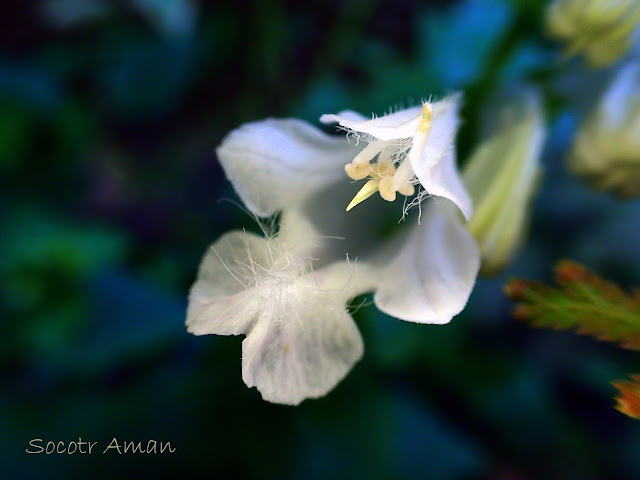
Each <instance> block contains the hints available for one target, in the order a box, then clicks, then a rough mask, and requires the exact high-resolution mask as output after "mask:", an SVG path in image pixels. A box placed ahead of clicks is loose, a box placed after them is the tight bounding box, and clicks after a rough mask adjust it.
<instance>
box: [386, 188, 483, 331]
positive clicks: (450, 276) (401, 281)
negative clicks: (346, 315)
mask: <svg viewBox="0 0 640 480" xmlns="http://www.w3.org/2000/svg"><path fill="white" fill-rule="evenodd" d="M479 268H480V255H479V251H478V247H477V246H476V244H475V242H474V240H473V238H472V237H471V235H470V234H469V232H468V231H467V230H466V228H465V227H464V225H463V224H462V222H461V221H460V218H459V217H458V214H457V212H456V211H455V209H454V208H453V207H452V205H451V204H450V203H448V202H447V201H439V202H436V201H430V202H429V203H428V204H427V205H426V207H425V209H424V211H423V213H422V220H421V222H420V225H416V226H415V228H414V229H413V230H412V231H411V232H410V234H409V237H408V238H407V241H406V242H405V243H404V244H403V246H402V248H401V250H400V251H399V252H398V253H397V255H396V256H395V258H394V259H393V260H392V261H391V262H390V264H389V265H388V266H387V267H386V268H385V269H384V271H383V272H382V274H381V275H380V283H379V284H378V289H377V291H376V293H375V296H374V301H375V304H376V306H377V307H378V308H379V309H380V310H382V311H383V312H385V313H387V314H389V315H391V316H394V317H397V318H400V319H402V320H408V321H412V322H419V323H440V324H442V323H447V322H449V321H450V320H451V319H452V318H453V317H454V316H455V315H457V314H458V313H460V311H462V309H463V308H464V306H465V305H466V303H467V300H468V298H469V295H470V294H471V290H472V289H473V285H474V284H475V280H476V276H477V274H478V269H479Z"/></svg>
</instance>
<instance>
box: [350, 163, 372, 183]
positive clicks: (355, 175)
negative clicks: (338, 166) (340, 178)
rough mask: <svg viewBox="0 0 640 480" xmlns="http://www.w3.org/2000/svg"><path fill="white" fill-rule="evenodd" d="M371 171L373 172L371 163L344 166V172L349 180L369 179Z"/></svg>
mask: <svg viewBox="0 0 640 480" xmlns="http://www.w3.org/2000/svg"><path fill="white" fill-rule="evenodd" d="M369 170H371V166H370V165H369V162H367V163H358V164H353V163H347V164H346V165H345V166H344V171H345V172H347V175H349V178H351V179H353V180H362V179H364V178H367V177H368V176H369Z"/></svg>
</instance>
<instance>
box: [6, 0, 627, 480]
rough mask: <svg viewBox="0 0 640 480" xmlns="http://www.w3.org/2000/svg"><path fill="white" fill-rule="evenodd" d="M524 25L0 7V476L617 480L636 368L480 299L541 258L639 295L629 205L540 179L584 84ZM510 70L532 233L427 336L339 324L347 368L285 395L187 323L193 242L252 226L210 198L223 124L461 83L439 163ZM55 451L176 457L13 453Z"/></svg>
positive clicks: (376, 320)
mask: <svg viewBox="0 0 640 480" xmlns="http://www.w3.org/2000/svg"><path fill="white" fill-rule="evenodd" d="M544 13H545V2H540V1H538V0H520V1H515V0H514V1H500V0H460V1H432V2H412V1H409V0H395V1H375V0H369V1H367V0H344V1H339V0H309V1H307V2H295V1H292V0H288V1H287V0H237V1H233V2H204V1H203V2H197V1H195V0H193V1H190V0H155V1H154V0H120V1H106V0H48V1H32V2H2V3H1V4H0V22H1V23H2V26H1V28H0V175H1V178H2V188H1V189H0V199H1V203H0V253H1V255H0V316H1V321H0V378H1V382H2V383H1V390H0V412H1V414H0V471H3V472H4V473H2V477H3V478H12V479H13V478H18V479H19V478H113V477H114V476H116V475H118V476H120V477H123V476H124V477H133V476H134V475H136V476H138V475H142V474H144V475H148V476H152V477H155V478H177V477H179V478H189V477H195V476H199V477H202V476H213V477H220V478H231V476H233V478H249V479H258V478H273V479H276V478H277V479H303V478H305V479H306V478H309V479H316V478H317V479H325V478H367V479H378V478H379V479H384V478H425V479H431V480H438V479H495V480H520V479H522V480H525V479H569V478H571V479H624V478H629V479H633V478H640V455H638V446H640V422H638V421H634V420H631V419H629V418H627V417H625V416H624V415H622V414H620V413H618V412H617V411H615V410H614V409H613V408H612V405H613V401H612V399H611V397H612V396H613V394H614V393H615V389H614V388H613V387H612V386H611V385H610V381H612V380H614V379H617V378H622V377H623V376H624V375H625V373H626V372H629V371H631V372H633V371H638V370H639V369H640V367H639V363H640V358H638V356H637V355H636V356H634V355H633V353H631V352H625V351H621V350H619V349H617V348H615V347H612V346H609V345H606V344H604V343H600V342H597V341H595V340H592V339H589V338H584V337H579V336H576V335H573V334H571V333H559V332H553V331H546V330H534V329H530V328H528V327H526V326H524V325H521V324H519V323H517V322H516V321H515V320H513V319H512V318H511V317H510V315H509V312H510V310H511V308H512V305H511V304H510V302H509V301H508V300H507V299H506V298H505V297H504V295H503V294H502V290H501V289H502V285H503V283H504V282H505V280H506V279H507V278H508V277H510V276H512V275H518V276H523V277H526V278H532V279H539V280H548V279H549V277H550V271H551V267H552V265H553V263H555V261H556V260H558V259H560V258H563V257H570V258H572V259H575V260H578V261H581V262H584V263H585V264H586V265H587V266H589V267H590V268H593V269H595V270H597V271H598V272H599V273H602V274H603V275H605V276H607V277H609V278H611V279H612V280H615V281H617V282H620V283H621V284H622V285H626V286H629V285H640V250H639V249H638V247H637V246H638V245H639V244H640V222H638V218H639V217H638V215H639V214H640V202H638V201H626V202H621V201H616V200H614V199H613V198H611V197H610V196H609V195H606V194H602V193H594V192H592V191H590V190H589V189H588V188H587V187H586V186H584V185H583V184H582V183H581V181H579V180H578V179H575V178H573V177H572V176H570V175H569V174H568V173H567V171H566V169H565V167H564V164H563V162H564V156H565V154H566V152H567V149H568V148H569V147H570V145H571V139H572V136H573V134H574V132H575V130H576V126H577V125H578V123H579V121H580V119H581V116H582V115H583V114H584V111H585V109H586V108H587V107H588V105H589V104H590V103H592V102H593V99H594V98H596V95H597V92H598V91H599V90H601V86H602V79H603V78H606V76H607V75H608V74H609V72H607V71H606V70H603V71H598V72H596V73H590V72H589V71H586V70H585V67H584V66H583V64H582V62H581V61H580V60H579V59H578V60H576V61H573V62H569V63H568V64H564V66H562V67H558V64H559V62H560V59H559V54H558V46H557V45H555V44H554V43H552V42H550V41H548V40H547V39H545V37H544V35H543V33H542V32H543V28H542V26H543V21H544ZM558 72H560V73H558ZM524 80H527V81H529V82H532V83H533V84H535V85H537V86H539V87H540V88H541V89H542V91H543V93H544V98H545V103H546V110H547V119H548V125H549V129H550V130H549V139H548V141H547V145H546V147H545V154H544V163H545V177H544V180H543V183H542V187H541V190H540V193H539V196H538V198H537V201H536V203H535V206H534V210H533V221H532V225H531V229H530V237H529V240H528V242H527V244H526V247H525V248H524V250H523V251H522V253H521V254H520V255H519V257H518V260H517V262H516V263H515V264H514V265H512V266H511V267H510V268H509V269H508V271H507V272H505V273H504V274H503V275H502V276H500V277H495V278H490V279H481V280H479V282H478V284H477V286H476V288H475V290H474V293H473V295H472V298H471V300H470V303H469V306H468V307H467V309H466V310H465V311H464V312H463V314H461V315H460V316H458V317H456V318H455V319H454V321H453V322H452V323H451V324H449V325H447V326H424V325H416V324H411V323H407V322H401V321H398V320H395V319H392V318H389V317H386V316H385V315H383V314H381V313H379V312H378V311H377V310H376V309H375V308H374V307H373V306H369V307H365V308H362V309H360V310H359V311H358V312H357V313H356V314H355V319H356V322H357V324H358V326H359V328H360V330H361V332H362V335H363V338H364V342H365V355H364V358H363V359H362V360H361V361H360V362H359V363H358V364H357V365H356V367H355V368H354V369H353V371H352V372H351V373H350V374H349V375H348V376H347V377H346V379H345V380H344V381H342V382H341V383H340V384H339V385H338V387H337V388H336V389H335V390H334V391H332V392H331V393H330V394H329V395H328V396H327V397H325V398H323V399H319V400H307V401H305V402H304V403H303V404H302V405H301V406H299V407H297V408H291V407H283V406H278V405H272V404H269V403H266V402H263V401H262V400H261V398H260V395H259V393H258V392H257V391H256V390H255V389H251V390H250V389H247V388H246V386H245V385H244V384H243V382H242V379H241V374H240V373H241V372H240V353H241V352H240V345H241V341H242V338H241V337H214V336H205V337H195V336H192V335H190V334H188V333H187V332H186V329H185V327H184V319H185V310H186V299H187V295H188V291H189V287H190V286H191V284H192V282H193V281H194V279H195V275H196V271H197V267H198V264H199V262H200V259H201V256H202V255H203V253H204V251H205V249H206V247H207V246H208V245H209V244H210V243H212V242H213V241H214V240H216V238H217V237H218V236H219V235H220V234H221V233H223V232H225V231H227V230H230V229H234V228H241V227H248V228H250V229H255V228H256V226H255V224H254V222H253V221H252V220H251V219H250V218H249V217H248V216H247V215H246V214H244V213H243V212H242V210H241V209H240V208H238V206H236V205H234V204H233V203H232V202H228V201H223V200H224V199H231V200H237V197H236V195H235V193H234V192H233V190H232V188H231V186H230V184H229V183H228V182H227V181H226V179H225V178H224V175H223V173H222V170H221V169H220V166H219V165H218V164H217V160H216V157H215V153H214V149H215V147H216V146H217V145H218V144H219V143H220V140H221V138H222V137H223V136H224V135H225V134H226V133H227V132H229V131H230V130H231V129H233V128H235V127H237V126H238V125H240V124H241V123H243V122H247V121H253V120H258V119H262V118H265V117H268V116H276V117H283V116H296V117H299V118H303V119H305V120H308V121H310V122H314V123H315V122H317V119H318V117H319V115H320V114H322V113H328V112H336V111H338V110H340V109H343V108H351V109H354V110H359V111H361V112H363V113H364V114H369V113H371V112H375V113H377V114H382V113H383V112H384V111H387V110H388V108H389V107H391V106H394V105H400V104H404V105H409V104H412V103H414V104H415V103H416V102H417V101H419V99H420V98H421V97H428V96H429V95H435V96H442V95H444V94H446V93H447V92H451V91H453V90H463V91H464V92H465V108H464V111H463V116H464V124H463V126H462V128H461V131H460V134H459V136H458V148H459V152H460V153H459V157H460V160H461V162H464V160H465V158H466V157H467V156H468V154H469V152H470V151H471V150H472V148H473V147H474V146H475V145H476V143H477V141H478V140H479V138H480V135H481V133H482V126H483V112H485V111H486V109H487V108H488V106H487V101H488V100H487V99H489V98H491V96H492V95H494V94H496V93H499V92H500V90H501V88H503V86H504V85H506V84H508V83H510V82H521V81H524ZM576 99H578V100H576ZM79 437H82V439H83V440H84V441H88V440H90V441H98V442H100V443H99V446H102V447H103V448H104V447H106V445H107V444H108V443H109V442H110V441H111V439H112V438H113V437H117V438H118V439H119V440H120V441H123V440H129V441H136V442H138V441H142V442H146V441H147V440H149V439H155V440H157V441H163V442H171V445H172V446H173V447H174V448H176V449H177V450H176V452H175V453H173V454H166V453H165V454H163V455H155V456H154V455H147V456H145V455H132V454H128V455H120V456H119V455H117V454H115V453H114V454H108V455H101V454H99V453H98V454H95V453H94V454H92V455H91V456H89V455H80V454H74V455H45V454H41V455H28V454H26V453H25V449H26V448H27V447H28V442H29V440H30V439H33V438H42V439H43V440H44V442H47V441H49V440H52V441H56V442H57V441H59V440H63V441H65V442H69V441H71V440H75V441H77V440H78V438H79Z"/></svg>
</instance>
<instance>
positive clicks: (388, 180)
mask: <svg viewBox="0 0 640 480" xmlns="http://www.w3.org/2000/svg"><path fill="white" fill-rule="evenodd" d="M392 181H393V177H384V178H383V179H382V180H380V185H378V189H379V190H380V196H381V197H382V198H384V199H385V200H386V201H387V202H393V201H394V200H395V199H396V192H395V190H393V187H392Z"/></svg>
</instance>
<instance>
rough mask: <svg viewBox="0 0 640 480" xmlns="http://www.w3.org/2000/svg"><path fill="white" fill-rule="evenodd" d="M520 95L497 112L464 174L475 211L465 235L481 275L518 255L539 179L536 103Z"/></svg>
mask: <svg viewBox="0 0 640 480" xmlns="http://www.w3.org/2000/svg"><path fill="white" fill-rule="evenodd" d="M519 93H520V97H519V99H518V100H517V101H515V102H509V103H507V104H506V105H505V106H504V107H503V108H502V110H500V111H499V115H498V118H497V120H498V121H497V122H494V123H495V126H496V128H494V132H493V134H492V135H491V136H490V137H489V138H488V139H487V140H486V141H484V142H483V143H481V144H480V145H479V147H478V148H477V149H476V150H475V151H474V152H473V153H472V154H471V158H470V159H469V161H468V163H467V165H466V167H465V170H464V172H463V181H464V184H465V186H466V187H467V190H468V191H469V194H470V195H471V198H472V199H473V203H474V209H475V214H474V216H473V218H472V219H471V221H470V222H469V230H470V231H471V234H472V235H473V237H474V238H475V240H476V242H477V243H478V246H479V247H480V254H481V258H482V267H481V270H480V272H481V273H483V274H491V273H496V272H498V271H499V270H501V269H502V268H504V267H505V266H506V265H507V263H508V262H509V261H510V260H511V259H512V258H513V257H514V255H515V254H516V252H517V251H518V249H519V247H520V245H521V244H522V241H523V239H524V237H525V232H526V230H527V227H528V220H529V207H530V204H531V200H532V199H533V196H534V193H535V192H536V189H537V185H538V183H539V182H538V180H539V178H540V175H541V166H540V151H541V149H542V144H543V141H544V120H543V116H542V111H541V105H540V99H539V97H538V95H537V94H536V93H535V92H534V91H531V90H526V91H524V92H522V91H520V92H519ZM490 123H491V122H490Z"/></svg>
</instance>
